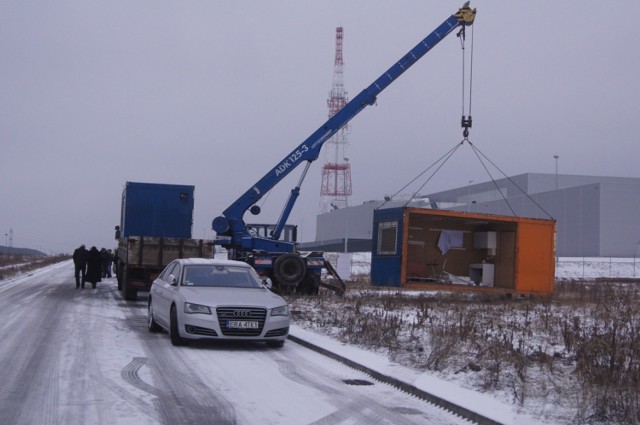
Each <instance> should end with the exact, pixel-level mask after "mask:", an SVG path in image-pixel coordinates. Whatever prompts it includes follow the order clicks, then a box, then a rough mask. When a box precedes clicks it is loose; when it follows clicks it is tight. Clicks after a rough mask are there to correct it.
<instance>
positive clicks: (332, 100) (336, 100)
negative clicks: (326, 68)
mask: <svg viewBox="0 0 640 425" xmlns="http://www.w3.org/2000/svg"><path fill="white" fill-rule="evenodd" d="M343 38H344V34H343V31H342V27H338V28H336V58H335V63H334V68H333V84H332V86H331V91H330V92H329V99H327V106H329V118H331V117H332V116H334V115H335V114H336V112H338V111H339V110H340V109H342V107H343V106H344V105H346V104H347V102H348V101H349V99H348V98H347V92H346V91H345V89H344V83H343V80H342V76H343V66H344V63H343V62H342V40H343ZM348 134H349V126H348V124H347V125H345V126H344V127H342V128H341V129H340V130H338V132H337V133H336V134H334V135H333V137H331V139H329V140H328V141H327V142H326V143H327V145H326V147H325V154H324V158H325V159H324V165H323V166H322V186H321V188H320V213H325V212H329V211H331V210H333V209H337V208H344V207H346V206H348V205H349V197H350V196H351V164H349V158H348V157H347V146H348V144H349V141H348V137H347V136H348Z"/></svg>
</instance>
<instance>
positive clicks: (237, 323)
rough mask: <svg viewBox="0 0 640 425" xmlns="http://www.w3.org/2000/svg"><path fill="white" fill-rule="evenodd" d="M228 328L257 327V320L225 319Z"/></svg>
mask: <svg viewBox="0 0 640 425" xmlns="http://www.w3.org/2000/svg"><path fill="white" fill-rule="evenodd" d="M227 328H228V329H258V322H252V321H249V320H227Z"/></svg>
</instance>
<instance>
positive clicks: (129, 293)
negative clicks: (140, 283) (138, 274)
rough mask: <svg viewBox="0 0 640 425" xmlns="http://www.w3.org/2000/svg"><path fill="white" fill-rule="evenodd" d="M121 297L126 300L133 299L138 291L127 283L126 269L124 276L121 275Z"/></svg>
mask: <svg viewBox="0 0 640 425" xmlns="http://www.w3.org/2000/svg"><path fill="white" fill-rule="evenodd" d="M122 297H123V298H124V299H125V300H127V301H135V300H136V299H137V298H138V291H137V290H135V289H133V288H132V287H131V285H129V277H128V276H127V271H126V270H125V272H124V276H122Z"/></svg>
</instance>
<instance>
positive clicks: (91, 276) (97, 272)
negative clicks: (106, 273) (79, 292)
mask: <svg viewBox="0 0 640 425" xmlns="http://www.w3.org/2000/svg"><path fill="white" fill-rule="evenodd" d="M101 276H102V256H101V255H100V251H98V248H96V247H95V246H92V247H91V249H90V250H89V254H87V274H86V275H85V279H84V280H85V281H87V282H90V283H91V287H93V288H95V287H96V284H97V283H98V282H101V281H102V279H101ZM82 287H83V288H84V283H83V284H82Z"/></svg>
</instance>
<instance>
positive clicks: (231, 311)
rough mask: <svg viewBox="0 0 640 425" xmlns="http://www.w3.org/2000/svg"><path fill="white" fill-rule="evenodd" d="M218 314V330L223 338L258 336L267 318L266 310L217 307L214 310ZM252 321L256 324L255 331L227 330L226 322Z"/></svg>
mask: <svg viewBox="0 0 640 425" xmlns="http://www.w3.org/2000/svg"><path fill="white" fill-rule="evenodd" d="M216 313H217V314H218V322H219V323H220V330H221V331H222V335H225V336H260V334H261V333H262V328H264V322H265V320H266V317H267V309H266V308H247V307H218V308H217V309H216ZM231 320H237V321H252V322H258V328H257V329H255V328H254V329H235V328H228V327H227V321H231Z"/></svg>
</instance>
